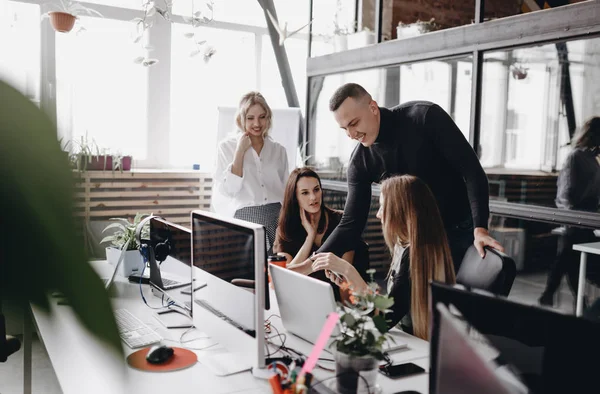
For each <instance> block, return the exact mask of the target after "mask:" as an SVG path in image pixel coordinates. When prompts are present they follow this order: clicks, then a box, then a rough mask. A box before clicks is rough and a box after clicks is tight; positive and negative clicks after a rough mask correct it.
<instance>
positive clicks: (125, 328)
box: [115, 309, 162, 349]
mask: <svg viewBox="0 0 600 394" xmlns="http://www.w3.org/2000/svg"><path fill="white" fill-rule="evenodd" d="M115 319H116V320H117V328H118V329H119V336H120V337H121V339H122V340H123V342H125V344H127V346H129V347H130V348H132V349H135V348H138V347H144V346H147V345H152V344H153V343H157V342H160V341H161V340H162V337H161V336H160V335H158V333H157V332H156V331H154V330H153V329H151V328H150V327H148V326H147V325H146V324H145V323H143V322H142V321H141V320H140V319H138V318H137V317H135V316H134V315H132V314H131V312H129V311H128V310H127V309H117V310H116V311H115Z"/></svg>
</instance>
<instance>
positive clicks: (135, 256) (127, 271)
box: [106, 247, 144, 278]
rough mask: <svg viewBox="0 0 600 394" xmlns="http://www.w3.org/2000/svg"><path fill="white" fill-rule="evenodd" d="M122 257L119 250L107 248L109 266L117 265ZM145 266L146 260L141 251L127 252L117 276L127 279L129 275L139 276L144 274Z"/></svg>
mask: <svg viewBox="0 0 600 394" xmlns="http://www.w3.org/2000/svg"><path fill="white" fill-rule="evenodd" d="M120 255H121V251H120V250H119V249H117V248H114V247H108V248H106V260H108V262H109V264H112V265H115V264H117V262H118V261H119V256H120ZM143 264H144V259H143V258H142V255H141V254H140V252H139V250H128V251H126V252H125V258H124V259H123V261H122V262H121V265H120V266H119V269H118V270H117V275H119V276H123V277H125V278H127V277H129V275H132V274H139V273H140V272H142V266H143Z"/></svg>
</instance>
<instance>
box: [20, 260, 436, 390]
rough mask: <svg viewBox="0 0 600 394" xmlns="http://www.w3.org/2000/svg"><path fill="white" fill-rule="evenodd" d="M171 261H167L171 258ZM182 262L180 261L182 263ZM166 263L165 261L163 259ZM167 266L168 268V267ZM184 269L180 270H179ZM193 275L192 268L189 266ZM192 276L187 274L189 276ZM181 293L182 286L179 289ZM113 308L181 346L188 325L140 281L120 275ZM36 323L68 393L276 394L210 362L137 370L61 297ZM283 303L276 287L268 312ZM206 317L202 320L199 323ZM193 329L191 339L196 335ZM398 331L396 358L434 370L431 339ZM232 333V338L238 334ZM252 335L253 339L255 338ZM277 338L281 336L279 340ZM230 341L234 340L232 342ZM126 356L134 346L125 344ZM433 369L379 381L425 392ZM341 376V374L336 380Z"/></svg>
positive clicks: (299, 345) (200, 313)
mask: <svg viewBox="0 0 600 394" xmlns="http://www.w3.org/2000/svg"><path fill="white" fill-rule="evenodd" d="M165 264H166V262H165ZM179 264H180V263H179ZM93 266H94V268H95V269H96V270H97V271H99V272H106V270H107V269H108V270H109V269H110V267H108V266H107V265H106V264H105V263H103V262H102V263H100V262H94V263H93ZM163 266H164V264H163ZM181 266H182V267H172V266H169V267H168V269H169V270H172V271H174V272H175V273H179V274H182V273H183V274H185V269H186V268H187V267H185V266H183V265H181ZM164 268H166V267H164ZM177 271H179V272H177ZM187 272H188V274H189V268H187ZM186 276H187V275H186ZM142 288H143V291H144V294H145V297H146V300H148V303H149V304H150V305H153V306H160V304H161V301H160V299H159V298H156V297H154V296H153V295H152V294H151V291H150V289H149V287H148V286H147V285H143V286H142ZM173 291H177V293H179V290H173ZM110 293H111V299H112V302H113V307H114V308H115V309H118V308H126V309H127V310H129V311H130V312H131V313H132V314H133V315H135V316H136V317H138V318H139V319H140V320H142V321H143V322H144V323H146V324H148V325H149V326H151V327H153V328H155V329H156V330H157V331H158V332H159V333H160V334H161V335H162V336H163V337H164V338H165V339H172V340H173V341H168V340H167V341H164V342H163V343H165V344H167V345H169V346H180V347H185V346H182V345H180V344H179V343H178V342H179V337H180V335H181V333H182V332H183V331H185V330H183V329H178V330H173V329H172V330H167V329H165V328H164V327H162V325H161V324H160V323H159V322H158V321H157V320H156V319H155V318H154V311H153V310H151V309H150V308H148V307H147V306H146V305H145V304H144V303H143V301H142V300H141V297H140V291H139V285H136V284H132V283H129V282H128V281H127V279H126V278H121V277H117V278H116V281H115V282H114V283H113V285H112V288H111V291H110ZM31 310H32V315H33V322H34V324H35V326H36V327H37V331H38V333H39V336H40V338H41V340H42V343H43V344H44V346H45V347H46V350H47V352H48V355H49V357H50V360H51V362H52V365H53V367H54V371H55V373H56V376H57V378H58V381H59V383H60V386H61V388H62V390H63V393H65V394H70V393H81V392H86V393H115V394H117V393H144V394H146V393H155V392H161V391H164V392H169V393H214V394H220V393H245V394H255V393H271V392H272V391H271V388H270V385H269V383H268V382H267V381H266V380H261V379H257V378H254V377H253V375H252V374H251V373H250V372H242V373H238V374H235V375H230V376H226V377H219V376H216V375H214V374H213V373H212V372H211V371H210V370H209V369H208V368H207V367H206V366H204V365H202V363H201V362H198V363H197V364H196V365H194V366H192V367H190V368H187V369H184V370H181V371H176V372H166V373H150V372H143V371H138V370H135V369H132V368H130V367H128V366H127V365H126V362H125V360H123V359H121V358H120V357H118V356H117V355H115V354H114V353H112V352H111V351H109V350H108V348H107V347H106V346H105V345H104V344H103V343H101V342H99V341H98V340H97V339H96V338H95V337H93V336H91V335H90V333H89V332H88V331H87V330H86V329H85V328H84V327H82V326H81V324H80V323H79V322H78V320H77V318H76V317H75V316H74V314H73V312H72V310H71V308H69V307H68V306H63V305H57V304H56V300H51V311H52V313H51V314H46V313H44V312H43V311H42V310H40V309H39V308H36V307H34V306H32V308H31ZM277 313H278V308H277V304H276V300H275V297H274V293H273V292H272V291H271V309H270V310H269V311H265V317H267V316H269V315H272V314H277ZM194 322H195V324H196V326H197V327H198V330H197V331H202V327H201V326H202V324H211V325H212V324H216V325H219V327H221V325H223V324H224V325H225V326H227V327H225V326H223V328H224V329H226V330H227V331H229V329H231V333H232V334H233V336H237V337H240V338H241V340H245V338H250V337H249V336H247V335H246V334H244V333H243V332H241V331H239V330H237V329H236V328H234V327H232V326H230V325H229V324H228V323H225V322H223V321H222V320H221V319H219V318H217V317H216V316H214V315H212V314H211V313H209V312H206V311H204V310H203V309H202V308H194ZM199 322H200V324H199ZM271 323H272V324H273V325H275V326H276V327H277V328H278V329H279V330H280V331H281V332H285V330H283V327H282V326H281V321H280V319H279V318H277V317H272V318H271ZM194 335H195V333H194V332H190V333H189V334H188V336H186V339H187V338H192V337H193V336H194ZM394 335H395V336H397V337H398V338H401V340H403V341H405V342H407V344H408V347H409V349H408V350H405V351H400V352H395V353H392V354H391V357H392V359H393V360H394V362H404V361H411V362H414V363H415V364H417V365H420V366H421V367H423V368H425V370H428V369H429V343H428V342H426V341H423V340H421V339H419V338H416V337H413V336H411V335H408V334H406V333H403V332H400V331H398V332H394ZM233 336H232V337H233ZM240 338H236V340H234V339H232V341H231V342H230V343H220V344H218V345H217V346H214V347H211V348H209V349H205V350H194V352H195V353H196V354H197V355H198V357H199V358H201V357H202V356H203V355H206V354H211V353H212V354H214V353H216V352H229V351H235V348H236V347H237V346H236V345H237V343H239V341H237V339H240ZM250 339H252V338H250ZM273 341H274V342H275V343H278V342H277V339H274V340H273ZM209 342H210V339H201V340H199V341H195V342H192V343H189V344H186V345H188V346H191V347H199V348H200V347H203V346H206V344H208V343H209ZM228 342H229V341H228ZM285 345H286V346H287V347H290V348H293V349H295V350H297V351H300V352H302V353H304V354H309V353H310V351H311V349H312V345H311V344H310V343H308V342H306V341H304V340H302V339H300V338H298V337H295V336H293V335H291V334H287V339H286V342H285ZM123 349H124V352H125V354H126V355H129V354H130V353H132V352H134V350H132V349H130V348H129V347H127V346H126V345H125V344H123ZM330 356H331V355H330V354H328V353H325V352H323V353H322V354H321V357H325V358H329V357H330ZM320 363H322V364H323V366H326V367H330V368H334V363H331V362H326V361H322V362H320ZM313 372H314V375H315V378H316V379H317V380H321V379H325V378H328V377H333V375H334V373H333V372H329V371H325V370H323V369H319V368H315V370H314V371H313ZM428 379H429V376H428V374H420V375H415V376H412V377H407V378H403V379H398V380H392V379H388V378H386V377H385V376H383V375H380V376H379V377H378V384H379V386H380V387H381V388H382V390H383V391H382V392H383V393H393V392H396V391H402V390H416V391H418V392H420V393H422V394H425V393H427V392H428ZM331 380H335V379H331Z"/></svg>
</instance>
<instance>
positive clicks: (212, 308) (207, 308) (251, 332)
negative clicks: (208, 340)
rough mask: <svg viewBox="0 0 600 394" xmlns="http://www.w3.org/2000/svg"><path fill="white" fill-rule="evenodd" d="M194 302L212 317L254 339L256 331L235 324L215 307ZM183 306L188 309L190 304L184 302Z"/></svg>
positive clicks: (199, 301) (204, 301)
mask: <svg viewBox="0 0 600 394" xmlns="http://www.w3.org/2000/svg"><path fill="white" fill-rule="evenodd" d="M194 301H195V302H196V304H198V305H200V306H201V307H202V308H204V309H206V310H207V311H209V312H211V313H212V314H213V315H215V316H217V317H218V318H220V319H221V320H224V321H226V322H227V323H229V324H231V325H232V326H234V327H235V328H237V329H239V330H241V331H244V332H245V333H246V334H248V335H251V336H253V337H254V338H256V330H253V329H250V328H247V327H244V326H243V325H241V324H239V323H238V322H236V321H235V320H232V319H231V318H230V317H229V316H227V315H226V314H224V313H223V312H221V311H220V310H218V309H216V308H215V307H213V306H212V305H210V304H209V303H208V302H207V301H206V300H199V299H196V300H194ZM185 305H186V306H187V307H188V308H190V302H189V301H186V302H185Z"/></svg>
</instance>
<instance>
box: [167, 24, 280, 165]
mask: <svg viewBox="0 0 600 394" xmlns="http://www.w3.org/2000/svg"><path fill="white" fill-rule="evenodd" d="M188 31H189V26H187V25H181V24H174V25H173V34H172V39H171V42H172V44H171V48H172V51H171V54H172V55H171V138H170V145H171V147H170V149H171V154H170V156H171V164H172V165H173V166H176V167H188V168H191V165H192V164H194V163H197V164H200V169H201V170H209V169H212V166H213V165H214V163H213V161H214V159H215V155H214V151H215V147H216V144H217V141H216V134H217V119H218V107H219V106H234V107H235V106H237V104H238V102H239V99H240V97H241V96H242V95H243V94H244V93H246V92H248V91H250V90H256V89H257V88H258V86H257V81H256V61H255V47H254V34H251V33H246V32H238V31H227V30H221V29H213V28H199V29H196V34H198V35H200V36H201V37H202V39H206V40H207V41H208V42H210V43H211V45H214V46H215V48H217V53H216V54H215V55H214V56H213V57H212V59H211V60H210V61H209V62H204V60H203V58H202V55H198V56H195V57H190V56H189V54H190V52H191V50H192V48H191V47H190V39H188V38H185V37H184V34H185V33H186V32H188ZM266 98H267V100H269V97H266Z"/></svg>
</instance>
